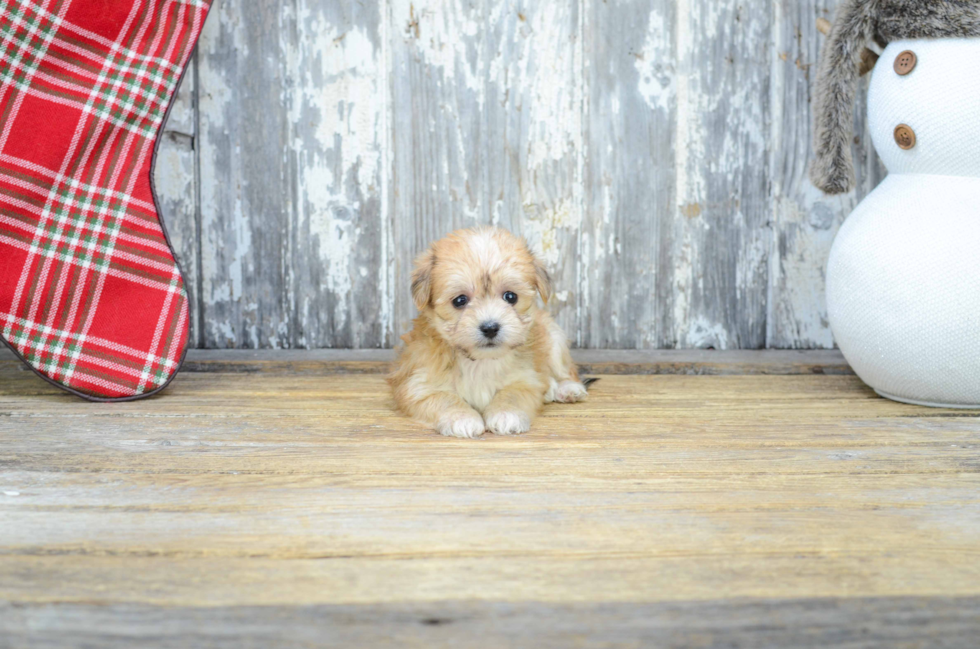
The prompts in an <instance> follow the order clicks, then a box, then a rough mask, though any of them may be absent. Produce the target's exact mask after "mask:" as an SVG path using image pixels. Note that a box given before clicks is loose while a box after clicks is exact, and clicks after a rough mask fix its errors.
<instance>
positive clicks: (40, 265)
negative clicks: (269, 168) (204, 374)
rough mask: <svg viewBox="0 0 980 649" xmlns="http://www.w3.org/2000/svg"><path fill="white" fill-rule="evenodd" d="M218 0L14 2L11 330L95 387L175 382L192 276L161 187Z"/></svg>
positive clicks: (136, 392) (9, 143) (78, 381)
mask: <svg viewBox="0 0 980 649" xmlns="http://www.w3.org/2000/svg"><path fill="white" fill-rule="evenodd" d="M209 4H210V0H0V334H2V338H3V339H4V340H5V341H6V342H7V343H8V344H9V345H10V346H11V347H12V348H13V349H15V350H16V351H17V352H18V353H19V354H20V355H21V356H22V357H23V358H24V359H25V360H26V361H27V362H28V363H29V364H30V365H31V367H33V368H34V369H35V370H37V371H38V372H39V373H40V374H41V375H42V376H45V377H47V378H49V379H51V380H52V381H54V382H56V383H57V384H59V385H62V386H64V387H66V388H68V389H70V390H73V391H75V392H78V393H80V394H82V395H83V396H88V397H93V398H99V399H120V398H133V397H137V396H140V395H145V394H148V393H150V392H153V391H154V390H156V389H158V388H160V387H162V386H164V385H165V384H166V383H167V382H168V381H169V380H170V379H171V378H172V376H173V375H174V373H175V372H176V371H177V368H178V366H179V364H180V360H181V358H182V357H183V354H184V350H185V349H186V346H187V332H188V305H187V293H186V291H185V290H184V284H183V279H182V278H181V276H180V271H179V270H178V268H177V264H176V262H175V261H174V256H173V252H172V250H171V249H170V246H169V244H168V242H167V239H166V237H165V235H164V232H163V229H162V228H161V225H160V221H159V215H158V213H157V208H156V205H155V203H154V199H153V193H152V190H151V188H150V173H151V165H152V158H153V151H154V146H155V144H156V139H157V134H158V133H159V131H160V128H161V126H162V125H163V120H164V116H165V113H166V109H167V106H168V105H169V103H170V99H171V97H172V96H173V94H174V91H175V90H176V86H177V83H178V81H179V79H180V74H181V71H182V70H183V68H184V65H185V64H186V63H187V59H188V57H189V56H190V53H191V50H192V48H193V46H194V43H195V41H196V40H197V36H198V34H199V33H200V30H201V26H202V23H203V21H204V17H205V15H206V14H207V10H208V6H209Z"/></svg>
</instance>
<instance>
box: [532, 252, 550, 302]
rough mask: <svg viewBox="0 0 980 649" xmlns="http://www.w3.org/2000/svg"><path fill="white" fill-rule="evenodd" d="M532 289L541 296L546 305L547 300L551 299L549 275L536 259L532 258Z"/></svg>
mask: <svg viewBox="0 0 980 649" xmlns="http://www.w3.org/2000/svg"><path fill="white" fill-rule="evenodd" d="M534 288H536V289H537V290H538V293H540V294H541V300H542V301H543V302H544V303H545V304H547V303H548V298H550V297H551V275H549V274H548V269H547V268H545V267H544V264H542V263H541V260H540V259H538V258H537V257H535V258H534Z"/></svg>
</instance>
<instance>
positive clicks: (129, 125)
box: [0, 3, 179, 138]
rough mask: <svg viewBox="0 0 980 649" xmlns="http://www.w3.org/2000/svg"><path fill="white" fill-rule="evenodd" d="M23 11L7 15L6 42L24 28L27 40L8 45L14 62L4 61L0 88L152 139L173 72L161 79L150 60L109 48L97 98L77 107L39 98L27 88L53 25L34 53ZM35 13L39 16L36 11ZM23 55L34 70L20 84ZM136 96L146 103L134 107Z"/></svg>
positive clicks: (32, 88) (35, 89) (82, 88)
mask: <svg viewBox="0 0 980 649" xmlns="http://www.w3.org/2000/svg"><path fill="white" fill-rule="evenodd" d="M135 6H138V5H134V8H135ZM28 9H29V5H27V4H26V3H25V5H24V11H23V12H22V13H20V14H16V13H13V12H9V13H10V15H11V16H13V21H12V23H11V26H10V29H9V32H8V35H9V36H11V37H12V36H13V35H14V34H16V33H17V31H18V29H17V28H18V27H24V26H25V25H26V26H28V27H29V29H28V36H27V38H21V39H18V42H17V43H14V45H15V50H14V51H15V52H16V57H15V58H14V59H13V60H11V61H9V67H8V68H7V69H6V70H4V69H2V68H0V82H3V85H5V86H13V87H15V88H17V89H18V90H20V91H21V92H24V93H27V94H30V95H32V96H44V97H45V98H46V99H50V100H52V101H55V102H56V103H60V104H62V105H65V106H71V107H72V108H79V109H81V110H83V111H85V112H86V113H88V114H91V115H94V116H95V117H98V118H99V119H103V120H105V121H108V122H110V123H111V124H113V125H115V126H119V127H121V128H126V129H130V130H135V131H138V132H139V133H140V134H141V135H143V136H144V137H148V138H153V137H154V136H155V135H156V132H157V130H158V127H159V126H160V124H161V123H162V122H163V117H164V114H163V106H162V103H163V99H165V98H166V97H169V96H170V93H171V91H172V90H174V87H175V86H176V84H177V80H178V78H179V72H177V73H174V72H172V71H171V72H169V73H161V70H160V68H161V66H160V65H159V64H157V63H156V62H155V61H154V60H153V58H154V57H146V56H142V55H139V54H136V53H133V52H130V51H129V50H126V52H129V54H126V53H123V52H122V51H121V50H123V49H125V48H120V47H119V46H118V45H117V44H115V43H114V44H113V46H112V47H111V48H110V51H109V55H108V57H107V58H106V59H105V60H103V65H102V67H101V68H100V72H99V75H98V77H97V78H96V79H95V82H94V86H93V87H94V88H99V89H102V90H101V91H100V94H99V95H96V96H92V95H91V94H90V95H89V99H88V101H87V102H86V103H84V104H82V103H81V102H79V101H77V100H72V99H70V98H68V97H59V96H58V95H54V94H51V93H49V92H45V91H44V90H43V89H41V88H38V87H37V86H36V85H35V84H33V83H32V79H33V78H34V77H35V76H36V75H37V68H38V65H39V64H40V62H41V60H42V59H43V58H44V53H45V52H47V50H48V49H49V48H50V46H51V44H52V43H53V42H54V40H55V34H56V33H57V26H58V25H57V24H54V25H53V27H52V33H51V34H50V35H48V37H47V38H48V40H47V42H46V44H45V47H44V51H43V52H41V51H38V50H36V48H33V47H31V46H30V45H29V43H30V40H31V39H32V38H33V34H34V32H35V31H36V27H35V26H34V23H33V22H31V19H32V18H34V16H33V15H31V14H29V13H28ZM37 13H41V12H40V11H39V12H37ZM59 24H60V21H59ZM25 53H31V54H34V56H33V57H32V58H31V62H32V63H33V64H34V65H32V66H31V67H30V68H29V71H30V74H29V75H28V78H27V79H24V80H22V79H18V78H17V72H18V71H19V70H20V69H21V68H22V67H23V64H22V59H23V58H24V54H25ZM3 54H4V52H3V51H0V57H2V56H3ZM117 57H119V58H117ZM120 58H121V59H122V60H120ZM151 66H152V67H151ZM42 76H43V77H44V78H45V79H47V80H48V81H49V83H55V85H57V86H59V87H62V88H68V89H75V90H80V91H82V92H86V91H89V90H90V89H91V88H89V87H86V86H83V85H77V86H72V84H70V83H68V82H65V81H62V80H59V79H55V78H53V77H50V76H48V75H43V74H42ZM132 77H135V79H136V80H132V79H131V78H132ZM140 79H143V80H145V81H147V82H148V84H149V88H147V87H146V86H145V85H144V84H141V82H140V81H139V80H140ZM106 81H111V82H112V83H111V85H109V86H108V87H106V86H105V82H106ZM139 96H143V97H146V98H147V101H142V102H140V101H138V98H139ZM114 112H118V113H121V115H116V114H113V113H114Z"/></svg>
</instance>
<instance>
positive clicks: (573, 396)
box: [555, 381, 589, 403]
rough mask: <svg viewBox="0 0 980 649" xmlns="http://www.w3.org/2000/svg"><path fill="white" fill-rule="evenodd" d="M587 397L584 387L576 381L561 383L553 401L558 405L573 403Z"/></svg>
mask: <svg viewBox="0 0 980 649" xmlns="http://www.w3.org/2000/svg"><path fill="white" fill-rule="evenodd" d="M587 396H589V393H588V391H587V390H586V389H585V386H584V385H582V384H581V383H579V382H578V381H562V382H561V383H559V384H558V389H556V390H555V401H557V402H559V403H575V402H576V401H583V400H584V399H585V397H587Z"/></svg>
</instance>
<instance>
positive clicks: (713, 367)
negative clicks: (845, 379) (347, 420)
mask: <svg viewBox="0 0 980 649" xmlns="http://www.w3.org/2000/svg"><path fill="white" fill-rule="evenodd" d="M572 357H573V358H574V359H575V362H576V363H577V364H578V366H579V371H580V372H581V373H583V374H587V375H596V374H699V375H747V374H768V375H793V374H853V370H852V369H851V368H850V366H849V365H848V364H847V362H846V361H845V360H844V357H843V356H842V355H841V353H840V352H839V351H836V350H763V351H758V350H728V351H717V350H702V349H693V350H672V349H659V350H613V349H577V350H575V351H574V352H573V353H572ZM394 360H395V352H394V351H393V350H390V349H317V350H242V349H220V350H206V349H195V350H191V351H190V352H189V353H188V355H187V360H186V361H185V363H184V366H183V368H182V371H183V372H266V373H269V372H274V373H285V374H337V373H356V374H362V373H367V374H379V373H385V372H389V371H391V369H392V368H393V366H394ZM4 367H7V368H8V371H9V372H14V371H16V370H19V369H21V366H20V363H19V362H18V361H16V360H15V358H14V355H13V354H12V353H10V352H8V351H7V350H5V349H0V370H2V369H3V368H4Z"/></svg>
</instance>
